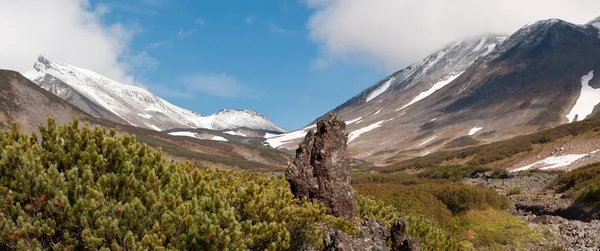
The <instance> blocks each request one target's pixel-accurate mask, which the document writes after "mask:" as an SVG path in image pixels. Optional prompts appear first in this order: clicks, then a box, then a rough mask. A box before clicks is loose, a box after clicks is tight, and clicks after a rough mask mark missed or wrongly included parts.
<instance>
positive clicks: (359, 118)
mask: <svg viewBox="0 0 600 251" xmlns="http://www.w3.org/2000/svg"><path fill="white" fill-rule="evenodd" d="M361 119H362V117H358V118H355V119H353V120H348V121H346V125H349V124H352V123H354V122H357V121H360V120H361Z"/></svg>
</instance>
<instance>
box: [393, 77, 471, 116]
mask: <svg viewBox="0 0 600 251" xmlns="http://www.w3.org/2000/svg"><path fill="white" fill-rule="evenodd" d="M462 73H463V72H460V73H458V74H456V75H450V76H449V77H447V78H446V79H444V80H442V81H440V82H437V83H435V84H434V85H433V86H432V87H431V88H429V90H427V91H424V92H421V93H420V94H419V95H417V96H416V97H415V98H414V99H413V100H412V101H410V102H409V103H408V104H406V105H404V106H403V107H402V108H400V109H399V110H402V109H404V108H406V107H408V106H410V105H412V104H414V103H417V102H419V101H421V100H423V99H425V98H427V97H429V96H430V95H431V94H433V93H434V92H435V91H437V90H439V89H442V88H444V86H446V85H448V84H449V83H450V82H452V81H454V79H456V78H458V76H460V75H461V74H462Z"/></svg>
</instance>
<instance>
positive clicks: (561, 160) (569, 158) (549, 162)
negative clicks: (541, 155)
mask: <svg viewBox="0 0 600 251" xmlns="http://www.w3.org/2000/svg"><path fill="white" fill-rule="evenodd" d="M585 156H587V154H569V155H563V156H552V157H548V158H545V159H543V160H540V161H538V162H535V163H533V164H531V165H526V166H524V167H519V168H517V169H515V170H512V171H511V172H518V171H525V170H528V169H530V168H532V167H539V168H540V169H541V170H548V169H554V168H559V167H565V166H568V165H570V164H571V163H573V162H575V161H577V160H579V159H581V158H583V157H585Z"/></svg>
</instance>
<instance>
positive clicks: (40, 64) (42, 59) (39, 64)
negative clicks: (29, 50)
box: [33, 55, 52, 72]
mask: <svg viewBox="0 0 600 251" xmlns="http://www.w3.org/2000/svg"><path fill="white" fill-rule="evenodd" d="M50 68H52V60H50V59H49V58H48V57H46V56H44V55H39V56H38V59H37V61H36V62H35V64H33V69H35V70H37V71H39V72H43V71H45V70H47V69H50Z"/></svg>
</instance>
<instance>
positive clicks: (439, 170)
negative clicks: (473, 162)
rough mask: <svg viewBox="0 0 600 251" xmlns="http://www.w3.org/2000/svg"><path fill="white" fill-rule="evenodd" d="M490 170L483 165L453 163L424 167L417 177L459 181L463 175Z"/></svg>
mask: <svg viewBox="0 0 600 251" xmlns="http://www.w3.org/2000/svg"><path fill="white" fill-rule="evenodd" d="M490 170H492V169H491V168H489V167H483V166H467V165H453V166H434V167H430V168H426V169H425V170H423V171H422V172H420V173H419V174H417V176H418V177H422V178H430V179H448V180H451V181H459V180H461V179H463V178H465V177H468V176H471V175H474V174H477V173H484V172H487V171H490Z"/></svg>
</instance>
